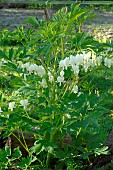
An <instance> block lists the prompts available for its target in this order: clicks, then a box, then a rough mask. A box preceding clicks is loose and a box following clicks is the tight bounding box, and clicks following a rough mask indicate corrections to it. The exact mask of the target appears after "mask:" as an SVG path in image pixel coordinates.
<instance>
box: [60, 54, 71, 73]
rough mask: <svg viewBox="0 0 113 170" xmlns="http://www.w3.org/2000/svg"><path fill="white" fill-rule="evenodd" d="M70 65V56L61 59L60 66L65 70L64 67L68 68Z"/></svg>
mask: <svg viewBox="0 0 113 170" xmlns="http://www.w3.org/2000/svg"><path fill="white" fill-rule="evenodd" d="M68 66H69V58H68V57H66V58H65V59H64V60H61V61H60V63H59V67H62V68H63V70H64V68H65V69H66V70H67V68H68Z"/></svg>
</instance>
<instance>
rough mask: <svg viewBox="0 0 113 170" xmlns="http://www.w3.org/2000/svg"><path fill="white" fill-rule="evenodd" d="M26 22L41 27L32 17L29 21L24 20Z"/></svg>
mask: <svg viewBox="0 0 113 170" xmlns="http://www.w3.org/2000/svg"><path fill="white" fill-rule="evenodd" d="M24 22H27V23H29V24H32V25H34V26H39V23H38V21H37V19H36V18H35V17H32V16H31V17H30V18H29V19H28V20H24Z"/></svg>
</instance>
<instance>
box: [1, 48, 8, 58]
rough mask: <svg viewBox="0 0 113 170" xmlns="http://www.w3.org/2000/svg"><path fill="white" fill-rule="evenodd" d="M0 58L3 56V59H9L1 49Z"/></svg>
mask: <svg viewBox="0 0 113 170" xmlns="http://www.w3.org/2000/svg"><path fill="white" fill-rule="evenodd" d="M0 58H4V59H7V60H8V59H9V58H8V56H7V55H5V53H4V52H3V51H2V50H0Z"/></svg>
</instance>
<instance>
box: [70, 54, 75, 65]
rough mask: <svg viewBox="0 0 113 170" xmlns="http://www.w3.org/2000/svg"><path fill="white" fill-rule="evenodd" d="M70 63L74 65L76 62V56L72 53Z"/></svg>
mask: <svg viewBox="0 0 113 170" xmlns="http://www.w3.org/2000/svg"><path fill="white" fill-rule="evenodd" d="M69 64H70V65H71V66H73V65H75V64H76V57H75V56H73V55H70V60H69Z"/></svg>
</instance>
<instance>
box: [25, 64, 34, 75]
mask: <svg viewBox="0 0 113 170" xmlns="http://www.w3.org/2000/svg"><path fill="white" fill-rule="evenodd" d="M35 69H36V65H34V64H31V65H30V66H29V67H28V68H27V70H28V71H29V74H31V73H33V71H34V70H35Z"/></svg>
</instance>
